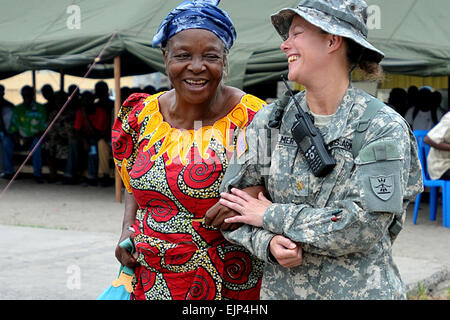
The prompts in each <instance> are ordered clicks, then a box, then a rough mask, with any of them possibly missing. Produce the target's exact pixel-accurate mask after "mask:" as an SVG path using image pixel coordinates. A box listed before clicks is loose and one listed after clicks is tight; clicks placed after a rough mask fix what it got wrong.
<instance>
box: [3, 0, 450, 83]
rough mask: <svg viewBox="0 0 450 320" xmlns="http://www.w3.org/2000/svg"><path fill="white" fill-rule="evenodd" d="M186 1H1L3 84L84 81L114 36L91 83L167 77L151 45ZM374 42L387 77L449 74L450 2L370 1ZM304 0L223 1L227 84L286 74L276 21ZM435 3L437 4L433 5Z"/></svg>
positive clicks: (263, 79) (155, 49)
mask: <svg viewBox="0 0 450 320" xmlns="http://www.w3.org/2000/svg"><path fill="white" fill-rule="evenodd" d="M179 2H181V0H127V1H123V0H40V1H29V0H2V7H1V11H0V79H1V78H6V77H10V76H12V75H14V74H17V73H20V72H23V71H26V70H39V69H50V70H55V71H63V72H64V73H66V74H71V75H78V76H82V75H84V74H85V72H86V71H87V69H88V68H89V66H90V65H91V64H92V62H93V60H94V59H95V57H96V56H97V55H98V54H99V53H100V51H101V50H102V48H103V47H104V46H105V44H106V43H107V41H108V40H109V39H110V38H111V36H112V34H113V33H114V32H116V33H117V34H116V36H115V37H114V39H113V40H112V42H111V44H110V46H109V47H108V48H107V49H106V51H105V53H104V56H103V59H102V61H101V63H100V64H98V65H97V66H96V68H95V69H94V70H93V71H92V73H91V75H90V76H91V77H97V78H106V77H113V58H114V57H116V56H120V57H121V75H122V76H126V75H137V74H144V73H149V72H153V71H162V72H163V71H164V65H163V60H162V56H161V52H160V50H159V49H157V48H152V47H151V39H152V37H153V35H154V33H155V32H156V30H157V28H158V25H159V23H160V22H161V20H162V19H163V17H165V16H166V14H167V13H168V12H169V11H170V10H171V9H172V8H173V7H174V6H176V5H177V4H178V3H179ZM367 2H368V4H369V5H370V7H369V8H370V10H369V29H370V31H369V39H370V40H371V41H372V42H373V44H374V45H375V46H376V47H378V48H379V49H381V50H382V51H384V52H385V53H386V58H385V60H384V61H383V63H382V64H383V67H384V69H385V71H386V72H389V73H401V74H410V75H423V76H429V75H448V74H450V37H449V35H448V31H449V30H450V20H449V19H448V16H447V15H448V13H449V12H450V1H448V0H431V1H430V0H395V1H392V0H368V1H367ZM297 3H298V0H245V1H238V0H222V1H221V3H220V7H222V8H223V9H225V10H226V11H228V12H229V13H230V16H231V18H232V19H233V21H234V23H235V26H236V29H237V33H238V39H237V41H236V43H235V45H234V47H233V48H232V49H231V51H230V54H229V62H230V73H229V79H228V83H229V84H232V85H235V86H238V87H243V86H249V85H254V84H258V83H262V82H267V81H276V80H278V79H279V76H280V74H282V73H284V72H286V70H287V61H286V58H285V55H284V54H283V53H282V52H281V50H280V49H279V46H280V44H281V38H280V37H279V36H278V34H277V33H276V32H275V30H274V28H273V27H272V25H271V23H270V15H271V14H272V13H274V12H276V11H277V10H279V9H281V8H283V7H292V6H295V5H296V4H297ZM431 3H432V5H431Z"/></svg>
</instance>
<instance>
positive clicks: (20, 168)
mask: <svg viewBox="0 0 450 320" xmlns="http://www.w3.org/2000/svg"><path fill="white" fill-rule="evenodd" d="M116 35H117V31H115V32H114V33H113V34H112V36H111V37H110V38H109V40H108V42H106V44H105V46H104V47H103V49H102V51H100V54H99V55H98V56H97V57H96V58H95V59H94V62H93V63H92V64H91V66H90V67H89V69H88V71H87V72H86V74H85V75H84V76H83V79H85V78H87V77H88V76H89V74H90V73H91V71H92V69H94V67H95V65H96V64H97V63H98V62H100V60H101V58H102V56H103V54H104V53H105V51H106V49H107V48H108V47H109V46H110V44H111V42H112V40H113V39H114V38H115V37H116ZM78 90H79V87H78V86H77V87H76V89H75V90H74V91H73V92H72V94H71V95H70V97H69V98H68V99H67V101H66V102H65V103H64V105H63V106H62V108H61V109H60V110H59V111H58V113H57V114H56V116H55V117H54V118H53V120H52V122H51V123H50V124H49V125H48V127H47V129H45V131H44V133H43V134H42V136H41V138H40V139H39V141H38V142H37V143H36V145H35V146H34V148H33V149H32V150H31V151H30V152H29V153H28V156H27V158H26V159H25V161H23V163H22V164H21V165H20V167H19V169H17V171H16V173H15V174H14V176H13V177H12V178H11V180H10V181H9V182H8V184H7V185H6V187H5V188H4V189H3V190H2V193H0V199H2V198H3V196H4V194H5V193H6V191H7V190H8V189H9V187H10V186H11V184H12V183H13V181H14V180H15V179H16V177H17V175H18V174H19V173H20V171H22V169H23V167H24V166H25V164H26V163H27V161H28V160H29V159H30V158H31V156H32V155H33V153H34V151H35V150H36V149H37V147H38V146H39V145H40V144H41V142H42V140H43V139H44V138H45V136H46V135H47V133H48V132H49V131H50V129H51V128H52V127H53V125H54V124H55V122H56V120H58V118H59V116H60V115H61V114H62V113H63V111H64V109H65V108H66V106H67V105H68V104H69V102H70V101H71V100H72V98H73V97H74V95H75V94H76V93H77V92H78Z"/></svg>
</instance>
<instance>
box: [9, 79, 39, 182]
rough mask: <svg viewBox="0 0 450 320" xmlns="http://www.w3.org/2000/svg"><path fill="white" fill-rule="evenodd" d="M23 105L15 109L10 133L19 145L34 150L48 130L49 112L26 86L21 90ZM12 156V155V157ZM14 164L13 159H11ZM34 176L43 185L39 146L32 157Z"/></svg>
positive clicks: (30, 88) (31, 89)
mask: <svg viewBox="0 0 450 320" xmlns="http://www.w3.org/2000/svg"><path fill="white" fill-rule="evenodd" d="M21 94H22V97H23V103H21V104H19V105H17V106H16V107H15V108H14V111H13V114H12V119H11V126H10V128H9V132H10V133H12V134H14V140H15V145H16V146H17V143H18V144H20V145H21V146H25V147H26V148H27V149H28V150H30V151H31V150H33V148H34V147H35V145H36V144H37V143H38V142H39V139H40V136H41V135H42V133H43V132H44V131H45V129H46V128H47V112H46V110H45V107H44V106H43V105H42V104H40V103H37V102H36V101H35V100H34V90H33V88H32V87H30V86H24V87H23V88H22V90H21ZM11 156H12V155H11ZM9 161H11V163H12V159H9ZM32 162H33V176H34V178H35V180H36V182H37V183H42V182H43V180H42V152H41V145H39V146H38V147H37V148H36V150H35V151H34V153H33V155H32Z"/></svg>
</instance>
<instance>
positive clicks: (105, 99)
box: [94, 81, 115, 187]
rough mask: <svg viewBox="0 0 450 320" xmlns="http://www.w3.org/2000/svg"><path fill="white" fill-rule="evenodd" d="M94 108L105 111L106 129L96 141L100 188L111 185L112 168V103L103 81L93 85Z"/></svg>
mask: <svg viewBox="0 0 450 320" xmlns="http://www.w3.org/2000/svg"><path fill="white" fill-rule="evenodd" d="M95 99H96V100H95V103H94V105H95V107H96V108H97V109H98V108H102V109H104V110H105V112H106V115H107V117H108V118H107V124H106V125H107V128H106V129H105V130H104V131H103V134H102V135H101V136H100V137H99V138H98V140H97V147H98V156H97V157H98V172H97V173H98V179H99V184H100V185H101V186H102V187H106V186H109V185H111V184H112V180H111V178H110V177H111V175H112V172H113V170H112V168H111V166H110V162H111V161H112V151H111V126H112V123H113V121H114V120H115V119H114V102H113V101H112V100H111V99H110V98H109V88H108V84H107V83H106V82H104V81H99V82H97V83H96V85H95Z"/></svg>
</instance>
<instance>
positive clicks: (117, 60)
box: [114, 56, 122, 202]
mask: <svg viewBox="0 0 450 320" xmlns="http://www.w3.org/2000/svg"><path fill="white" fill-rule="evenodd" d="M114 86H115V91H116V94H115V97H116V99H115V101H114V119H116V118H117V115H118V113H119V109H120V105H121V104H122V103H121V100H120V56H117V57H115V58H114ZM114 172H115V175H114V179H115V182H116V185H115V186H116V202H122V179H121V178H120V175H119V171H118V170H117V168H115V170H114Z"/></svg>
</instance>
